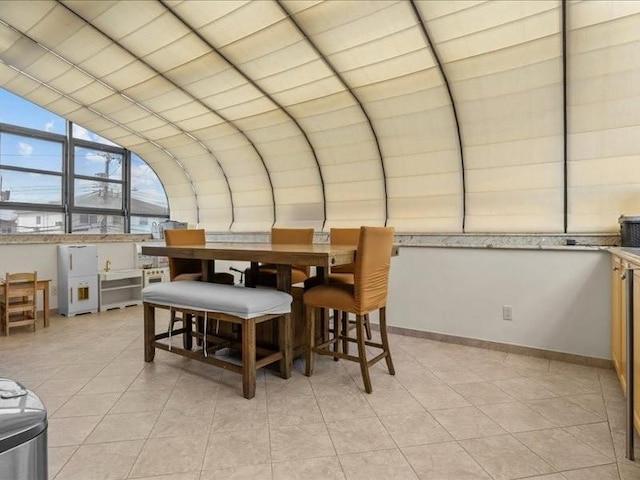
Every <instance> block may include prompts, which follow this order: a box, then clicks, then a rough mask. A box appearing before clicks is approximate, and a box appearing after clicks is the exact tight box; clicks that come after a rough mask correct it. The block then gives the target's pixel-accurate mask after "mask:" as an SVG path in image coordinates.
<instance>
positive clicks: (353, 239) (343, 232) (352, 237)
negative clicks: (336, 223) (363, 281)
mask: <svg viewBox="0 0 640 480" xmlns="http://www.w3.org/2000/svg"><path fill="white" fill-rule="evenodd" d="M359 238H360V229H359V228H332V229H331V230H330V231H329V243H330V244H331V245H347V246H357V245H358V240H359ZM355 268H356V264H355V263H349V264H347V265H337V266H335V267H331V273H353V272H355Z"/></svg>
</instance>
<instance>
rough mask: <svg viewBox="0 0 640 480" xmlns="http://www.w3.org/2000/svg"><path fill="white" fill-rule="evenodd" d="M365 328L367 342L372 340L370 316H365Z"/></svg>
mask: <svg viewBox="0 0 640 480" xmlns="http://www.w3.org/2000/svg"><path fill="white" fill-rule="evenodd" d="M364 328H365V331H366V332H367V340H371V324H370V323H369V314H368V313H366V314H365V315H364Z"/></svg>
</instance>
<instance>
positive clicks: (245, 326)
mask: <svg viewBox="0 0 640 480" xmlns="http://www.w3.org/2000/svg"><path fill="white" fill-rule="evenodd" d="M242 395H243V396H244V398H247V399H251V398H253V397H255V396H256V324H255V322H254V321H253V320H250V319H249V320H245V321H243V322H242Z"/></svg>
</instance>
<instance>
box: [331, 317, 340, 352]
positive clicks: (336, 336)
mask: <svg viewBox="0 0 640 480" xmlns="http://www.w3.org/2000/svg"><path fill="white" fill-rule="evenodd" d="M333 340H334V342H333V345H332V348H333V351H334V352H336V353H337V352H338V342H339V341H340V311H339V310H334V311H333ZM338 360H340V359H339V358H338V357H337V356H335V355H334V357H333V361H334V362H337V361H338Z"/></svg>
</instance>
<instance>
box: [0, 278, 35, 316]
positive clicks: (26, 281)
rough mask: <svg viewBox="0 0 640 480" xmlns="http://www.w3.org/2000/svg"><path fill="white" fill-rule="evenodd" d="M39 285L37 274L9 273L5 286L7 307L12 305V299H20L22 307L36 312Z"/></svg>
mask: <svg viewBox="0 0 640 480" xmlns="http://www.w3.org/2000/svg"><path fill="white" fill-rule="evenodd" d="M37 283H38V273H37V272H24V273H7V275H6V277H5V280H4V285H3V289H4V300H3V301H4V303H5V306H8V305H9V304H10V303H11V299H12V298H20V299H21V300H22V302H21V304H22V305H26V306H31V307H33V309H34V310H35V305H36V285H37Z"/></svg>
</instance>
